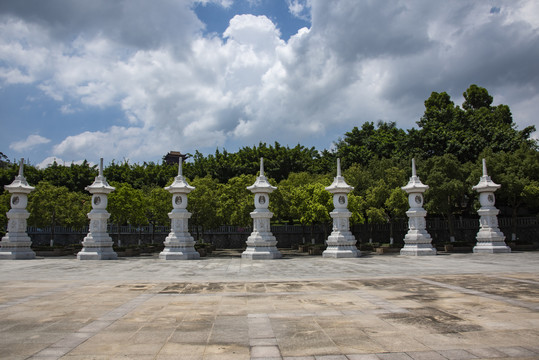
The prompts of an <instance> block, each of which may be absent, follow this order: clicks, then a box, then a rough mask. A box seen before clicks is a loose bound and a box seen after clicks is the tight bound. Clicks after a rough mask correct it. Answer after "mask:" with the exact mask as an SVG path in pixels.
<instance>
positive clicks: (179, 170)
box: [178, 156, 183, 176]
mask: <svg viewBox="0 0 539 360" xmlns="http://www.w3.org/2000/svg"><path fill="white" fill-rule="evenodd" d="M178 176H183V158H182V157H181V156H180V159H179V160H178Z"/></svg>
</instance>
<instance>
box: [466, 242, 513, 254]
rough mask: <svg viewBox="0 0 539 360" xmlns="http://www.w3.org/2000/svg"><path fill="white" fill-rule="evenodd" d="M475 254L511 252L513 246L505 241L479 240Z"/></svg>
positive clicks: (474, 250) (475, 247) (474, 249)
mask: <svg viewBox="0 0 539 360" xmlns="http://www.w3.org/2000/svg"><path fill="white" fill-rule="evenodd" d="M473 252H474V254H480V253H483V254H497V253H510V252H511V248H510V247H509V246H507V245H506V244H505V242H504V241H500V242H478V243H477V245H476V246H474V248H473Z"/></svg>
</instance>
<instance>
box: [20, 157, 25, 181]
mask: <svg viewBox="0 0 539 360" xmlns="http://www.w3.org/2000/svg"><path fill="white" fill-rule="evenodd" d="M19 176H21V177H22V176H24V158H21V161H20V162H19Z"/></svg>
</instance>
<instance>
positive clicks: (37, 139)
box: [9, 134, 51, 152]
mask: <svg viewBox="0 0 539 360" xmlns="http://www.w3.org/2000/svg"><path fill="white" fill-rule="evenodd" d="M50 142H51V140H50V139H47V138H46V137H43V136H41V135H35V134H34V135H29V136H28V137H27V138H26V139H24V140H20V141H15V142H13V143H11V144H9V148H10V149H12V150H15V151H17V152H23V151H27V150H30V149H32V148H34V147H36V146H38V145H42V144H48V143H50Z"/></svg>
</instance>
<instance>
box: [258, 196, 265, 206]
mask: <svg viewBox="0 0 539 360" xmlns="http://www.w3.org/2000/svg"><path fill="white" fill-rule="evenodd" d="M258 202H259V203H260V204H265V203H266V197H265V196H261V197H259V198H258Z"/></svg>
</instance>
